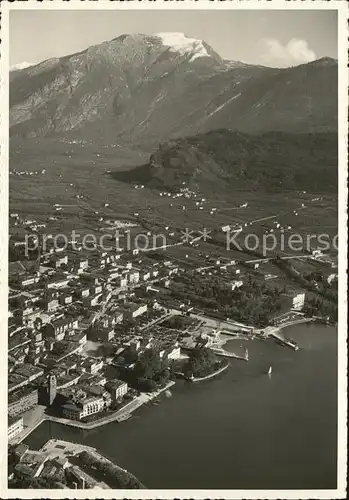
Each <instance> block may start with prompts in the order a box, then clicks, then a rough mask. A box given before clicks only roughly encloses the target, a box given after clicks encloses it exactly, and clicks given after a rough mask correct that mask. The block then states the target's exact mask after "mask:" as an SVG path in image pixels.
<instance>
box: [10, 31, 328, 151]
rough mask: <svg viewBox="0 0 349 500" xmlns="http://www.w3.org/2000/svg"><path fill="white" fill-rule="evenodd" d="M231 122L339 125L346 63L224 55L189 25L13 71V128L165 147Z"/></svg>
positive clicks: (29, 133) (312, 127)
mask: <svg viewBox="0 0 349 500" xmlns="http://www.w3.org/2000/svg"><path fill="white" fill-rule="evenodd" d="M217 128H228V129H234V130H239V131H243V132H247V133H262V132H265V131H267V130H273V131H286V132H292V133H299V132H302V133H315V132H331V131H332V132H335V131H336V129H337V62H336V61H335V60H333V59H329V58H326V59H321V60H318V61H314V62H312V63H309V64H305V65H301V66H298V67H293V68H289V69H275V68H266V67H261V66H251V65H247V64H243V63H240V62H237V61H226V60H223V59H222V58H221V57H220V56H219V55H218V54H217V53H216V52H215V51H214V50H213V49H212V48H211V47H210V46H208V45H207V44H206V43H205V42H204V41H201V40H196V39H192V38H188V37H186V36H185V35H184V34H181V33H159V34H157V35H154V36H148V35H142V34H135V35H122V36H119V37H117V38H115V39H113V40H111V41H109V42H104V43H102V44H100V45H96V46H93V47H89V48H87V49H86V50H84V51H82V52H80V53H77V54H72V55H69V56H65V57H62V58H57V59H50V60H47V61H44V62H42V63H40V64H37V65H34V66H29V67H27V68H24V69H18V68H17V70H16V71H12V72H11V73H10V133H11V136H17V137H19V138H21V139H25V138H28V137H30V138H33V137H51V136H57V135H58V136H60V137H62V136H63V137H66V136H67V135H75V136H78V137H83V138H88V139H89V140H92V141H95V142H99V141H104V142H109V143H115V142H117V143H118V144H124V145H127V144H128V145H129V144H131V145H134V144H140V145H143V146H144V145H147V146H148V145H151V147H153V146H154V145H157V144H158V143H159V142H160V141H165V140H168V139H169V138H174V137H183V136H186V135H193V134H197V133H203V132H207V131H210V130H214V129H217Z"/></svg>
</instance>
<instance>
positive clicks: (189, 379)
mask: <svg viewBox="0 0 349 500" xmlns="http://www.w3.org/2000/svg"><path fill="white" fill-rule="evenodd" d="M228 366H229V363H227V364H225V365H224V366H222V367H221V368H219V369H218V370H217V371H215V372H213V373H210V374H209V375H206V376H205V377H188V378H187V380H188V381H189V382H202V381H204V380H209V379H211V378H213V377H216V376H217V375H219V374H220V373H222V372H224V371H225V370H226V369H227V368H228Z"/></svg>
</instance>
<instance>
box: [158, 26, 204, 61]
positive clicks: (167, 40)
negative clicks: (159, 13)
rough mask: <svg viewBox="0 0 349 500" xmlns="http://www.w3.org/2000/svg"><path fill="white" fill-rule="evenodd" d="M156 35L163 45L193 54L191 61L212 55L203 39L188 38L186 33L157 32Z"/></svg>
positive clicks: (180, 52) (182, 53)
mask: <svg viewBox="0 0 349 500" xmlns="http://www.w3.org/2000/svg"><path fill="white" fill-rule="evenodd" d="M155 36H156V37H158V38H161V40H162V43H163V45H165V46H166V47H169V49H170V51H171V52H178V53H179V54H180V55H185V54H192V57H191V58H190V60H191V61H194V60H195V59H198V58H199V57H210V54H209V53H208V52H207V50H206V47H205V45H204V42H203V41H202V40H198V39H196V38H188V37H187V36H185V34H184V33H175V32H174V33H156V34H155Z"/></svg>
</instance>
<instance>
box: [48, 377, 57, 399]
mask: <svg viewBox="0 0 349 500" xmlns="http://www.w3.org/2000/svg"><path fill="white" fill-rule="evenodd" d="M47 393H48V403H49V406H51V405H52V403H53V401H54V399H55V397H56V393H57V379H56V376H55V375H52V374H49V375H48V377H47Z"/></svg>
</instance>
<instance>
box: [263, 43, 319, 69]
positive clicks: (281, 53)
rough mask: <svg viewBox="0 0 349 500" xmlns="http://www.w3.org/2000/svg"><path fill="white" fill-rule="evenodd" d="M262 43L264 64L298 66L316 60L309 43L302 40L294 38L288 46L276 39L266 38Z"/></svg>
mask: <svg viewBox="0 0 349 500" xmlns="http://www.w3.org/2000/svg"><path fill="white" fill-rule="evenodd" d="M260 43H261V51H260V52H261V57H262V59H263V62H264V63H265V64H267V65H270V66H278V67H289V66H296V65H297V64H303V63H307V62H310V61H314V60H315V59H316V54H315V52H314V51H313V50H311V48H310V47H309V45H308V42H307V41H306V40H302V39H300V38H292V40H290V41H289V42H288V43H287V44H286V45H282V43H280V42H279V41H278V40H277V39H276V38H264V39H263V40H261V42H260Z"/></svg>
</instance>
